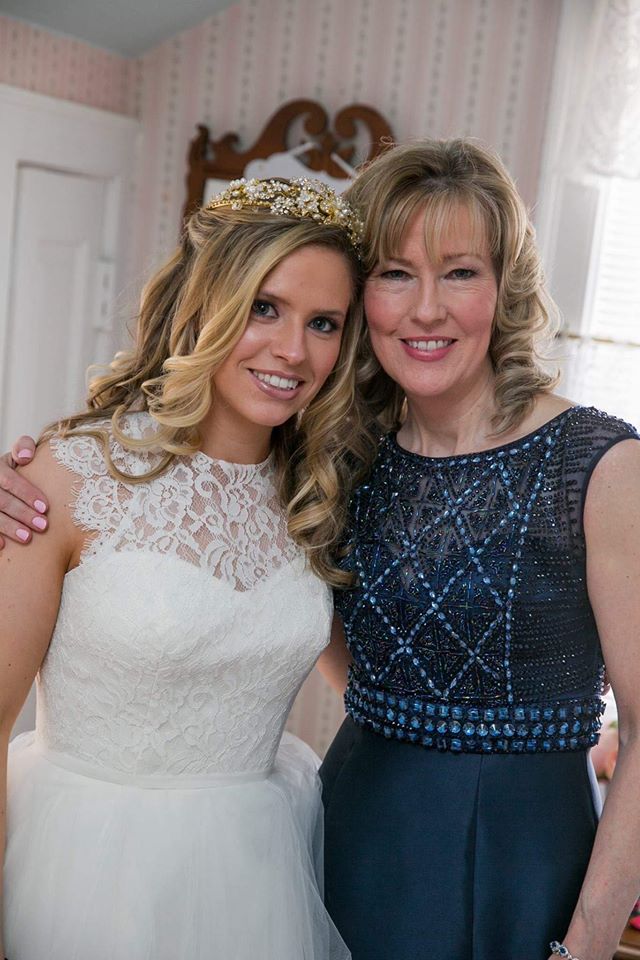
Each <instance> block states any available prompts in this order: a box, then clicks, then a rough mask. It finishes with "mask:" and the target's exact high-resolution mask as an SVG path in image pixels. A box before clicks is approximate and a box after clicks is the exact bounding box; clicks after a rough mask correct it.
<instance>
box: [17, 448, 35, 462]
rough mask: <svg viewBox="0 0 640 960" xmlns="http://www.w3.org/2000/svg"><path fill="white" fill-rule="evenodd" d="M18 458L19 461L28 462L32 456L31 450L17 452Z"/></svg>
mask: <svg viewBox="0 0 640 960" xmlns="http://www.w3.org/2000/svg"><path fill="white" fill-rule="evenodd" d="M18 456H19V457H20V459H21V460H30V459H31V457H32V456H33V454H32V452H31V450H19V451H18Z"/></svg>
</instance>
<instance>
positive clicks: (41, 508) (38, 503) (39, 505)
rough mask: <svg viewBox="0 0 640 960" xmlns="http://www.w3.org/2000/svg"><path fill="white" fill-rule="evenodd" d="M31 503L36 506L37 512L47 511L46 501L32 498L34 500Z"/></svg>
mask: <svg viewBox="0 0 640 960" xmlns="http://www.w3.org/2000/svg"><path fill="white" fill-rule="evenodd" d="M33 505H34V507H35V508H36V510H37V511H38V513H46V511H47V505H46V503H43V501H42V500H34V501H33Z"/></svg>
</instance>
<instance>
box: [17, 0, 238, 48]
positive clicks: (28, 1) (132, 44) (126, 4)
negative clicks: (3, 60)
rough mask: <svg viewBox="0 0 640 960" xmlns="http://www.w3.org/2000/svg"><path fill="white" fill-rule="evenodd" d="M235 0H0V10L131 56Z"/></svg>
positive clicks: (204, 18)
mask: <svg viewBox="0 0 640 960" xmlns="http://www.w3.org/2000/svg"><path fill="white" fill-rule="evenodd" d="M233 2H235V0H0V14H2V13H4V14H7V15H8V16H10V17H18V18H19V19H20V20H28V21H29V22H30V23H33V24H36V25H37V26H41V27H46V29H47V30H56V31H58V32H59V33H66V34H67V35H68V36H71V37H77V38H78V39H79V40H85V41H86V42H87V43H92V44H94V45H95V46H97V47H103V48H104V49H105V50H111V51H113V52H114V53H119V54H121V55H122V56H125V57H135V56H138V55H139V54H141V53H144V52H145V50H149V49H151V47H155V46H156V45H157V44H159V43H162V41H163V40H166V39H167V38H168V37H171V36H173V35H174V34H176V33H179V32H180V31H181V30H185V29H187V28H188V27H192V26H195V25H196V24H197V23H199V22H201V21H202V20H206V18H207V17H209V16H211V14H213V13H216V11H218V10H224V8H225V7H230V6H231V4H232V3H233Z"/></svg>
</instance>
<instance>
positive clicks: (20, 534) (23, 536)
mask: <svg viewBox="0 0 640 960" xmlns="http://www.w3.org/2000/svg"><path fill="white" fill-rule="evenodd" d="M16 537H17V538H18V540H22V542H23V543H26V542H27V540H28V539H29V531H28V530H23V529H22V527H18V529H17V530H16Z"/></svg>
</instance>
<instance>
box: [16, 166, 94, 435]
mask: <svg viewBox="0 0 640 960" xmlns="http://www.w3.org/2000/svg"><path fill="white" fill-rule="evenodd" d="M106 191H107V184H106V183H105V181H104V180H103V179H98V178H91V177H86V176H78V175H74V174H67V173H60V172H57V171H52V170H43V169H39V168H37V167H29V166H23V167H21V169H20V171H19V174H18V188H17V209H16V220H15V223H16V229H15V245H14V254H13V258H12V264H11V270H10V280H9V283H10V290H11V294H10V298H9V311H8V334H7V354H6V359H5V384H4V403H3V405H2V431H1V433H2V436H3V437H4V443H5V444H6V443H7V442H9V440H11V439H12V438H14V437H16V436H19V435H20V434H21V433H32V434H37V433H38V432H39V431H40V430H41V429H42V427H43V426H44V424H45V423H46V422H48V421H50V420H53V419H56V418H58V417H60V416H62V415H64V414H67V413H71V412H72V411H74V410H78V409H81V408H82V407H83V406H84V398H85V395H86V390H85V380H86V378H85V371H86V368H87V366H88V365H89V364H90V363H93V362H98V361H102V362H104V361H105V360H106V359H108V358H109V355H110V354H111V350H112V347H113V344H112V343H111V337H110V332H111V331H110V329H109V318H110V317H111V315H112V309H113V305H112V301H111V296H110V293H111V291H110V289H109V280H110V278H111V277H112V275H113V265H112V263H111V262H110V261H109V260H108V258H106V257H105V256H104V253H103V244H102V240H103V232H104V231H103V223H104V221H105V202H106Z"/></svg>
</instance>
